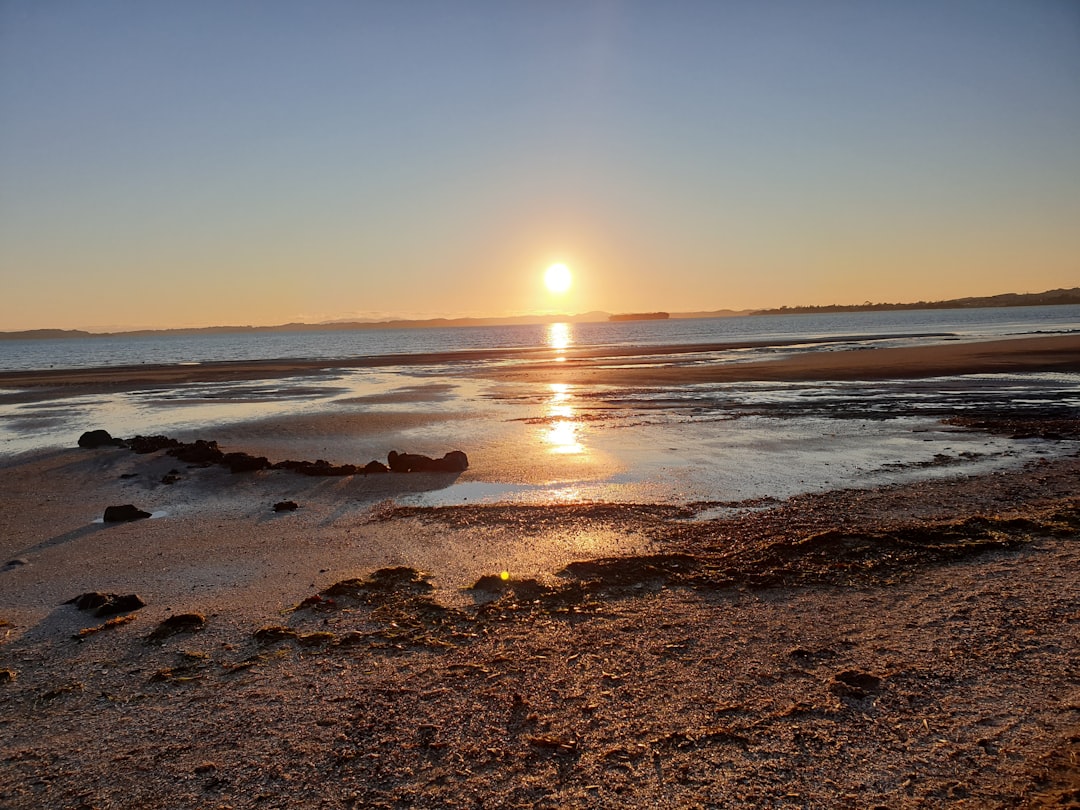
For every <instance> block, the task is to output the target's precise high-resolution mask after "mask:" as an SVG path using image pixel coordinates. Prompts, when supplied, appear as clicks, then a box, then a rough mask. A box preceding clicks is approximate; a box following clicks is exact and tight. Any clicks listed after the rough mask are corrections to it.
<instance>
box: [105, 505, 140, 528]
mask: <svg viewBox="0 0 1080 810" xmlns="http://www.w3.org/2000/svg"><path fill="white" fill-rule="evenodd" d="M148 517H150V513H149V512H144V511H143V510H142V509H139V508H138V507H137V506H134V505H132V504H130V503H125V504H124V505H122V506H107V507H105V522H106V523H123V522H124V521H127V520H143V519H144V518H148Z"/></svg>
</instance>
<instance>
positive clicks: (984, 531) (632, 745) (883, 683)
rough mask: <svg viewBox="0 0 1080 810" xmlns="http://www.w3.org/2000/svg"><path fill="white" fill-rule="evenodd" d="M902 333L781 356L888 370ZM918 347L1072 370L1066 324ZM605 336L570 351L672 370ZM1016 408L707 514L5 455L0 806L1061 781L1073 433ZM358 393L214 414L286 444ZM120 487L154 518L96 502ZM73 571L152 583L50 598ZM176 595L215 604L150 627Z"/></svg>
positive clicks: (784, 802) (704, 792)
mask: <svg viewBox="0 0 1080 810" xmlns="http://www.w3.org/2000/svg"><path fill="white" fill-rule="evenodd" d="M895 351H896V352H899V353H897V354H890V353H891V352H894V350H892V349H875V350H866V351H859V352H850V353H848V354H850V355H851V357H849V358H847V359H846V360H844V361H840V360H836V359H835V357H836V356H837V353H830V354H829V355H828V356H825V357H818V358H817V359H816V360H814V359H813V358H807V357H803V356H800V357H798V358H792V359H791V360H780V361H777V362H778V363H779V364H783V363H789V362H790V363H793V364H795V367H798V368H801V369H802V371H801V372H798V371H797V370H792V369H793V368H795V367H789V368H788V371H787V372H786V373H788V374H792V373H810V372H809V371H807V370H806V369H807V368H808V366H807V365H806V363H810V364H811V367H813V368H817V369H819V371H817V372H815V373H819V374H820V373H828V374H840V373H854V371H852V369H856V368H859V369H861V371H860V372H859V373H860V374H867V373H870V372H871V371H872V370H873V369H875V368H876V369H881V368H886V369H890V370H891V371H890V373H894V374H902V375H903V376H907V375H908V374H909V370H908V369H909V366H908V365H906V364H907V363H910V362H911V358H912V356H913V355H912V353H911V352H910V351H909V350H895ZM864 355H865V356H871V355H872V356H873V357H874V358H875V360H874V362H873V363H870V362H868V361H867V360H865V359H863V357H862V356H864ZM917 356H918V357H921V358H922V362H923V364H924V365H923V366H922V367H923V368H924V369H930V368H932V369H934V371H935V373H939V372H941V370H942V369H945V368H953V369H955V368H957V366H955V365H953V364H956V363H960V362H961V361H963V362H967V363H969V365H968V366H967V367H966V368H967V369H968V370H969V371H974V370H979V371H980V373H982V372H985V371H986V369H988V368H990V367H994V368H1001V366H1000V364H1001V363H1004V364H1005V365H1007V366H1008V367H1009V368H1011V369H1012V370H1014V371H1015V370H1021V369H1026V370H1036V369H1037V370H1040V371H1047V370H1053V369H1057V370H1062V369H1068V368H1072V366H1070V364H1075V363H1076V341H1075V339H1060V338H1031V339H1025V340H1016V341H1008V342H1003V343H996V342H995V343H979V344H955V345H953V344H948V345H946V346H944V347H942V348H941V349H940V350H938V349H936V348H933V349H931V348H926V349H921V350H919V353H918V354H917ZM883 357H884V358H889V357H892V358H893V359H892V360H888V359H886V360H884V361H883V360H882V358H883ZM905 358H906V359H905ZM964 358H966V360H964ZM1002 358H1005V359H1004V360H1003V359H1002ZM594 360H595V363H594V365H593V366H591V367H590V366H588V365H587V364H585V365H582V366H580V367H579V368H577V369H576V370H574V371H573V372H570V371H568V372H567V373H581V374H584V375H596V376H588V379H590V380H592V381H597V380H601V379H604V380H606V379H611V380H615V379H619V380H623V381H626V380H628V379H630V378H631V377H632V378H633V379H634V380H635V381H637V380H643V379H648V375H650V374H658V373H659V371H657V370H656V369H655V368H652V367H649V366H641V367H639V368H630V369H625V368H620V369H604V368H603V367H602V366H603V365H604V363H603V362H602V361H601V359H600V358H594ZM583 362H584V361H583ZM590 362H591V361H590ZM607 362H610V361H607ZM800 363H801V364H802V365H801V366H800V365H799V364H800ZM813 363H817V364H818V365H817V366H813V365H812V364H813ZM834 364H838V365H834ZM845 364H847V365H845ZM860 364H861V365H860ZM993 364H999V365H993ZM526 365H527V364H522V366H521V367H520V368H510V367H508V370H507V371H506V373H507V374H511V375H521V374H526V375H527V374H532V373H533V371H532V370H528V369H527V368H525V366H526ZM570 366H571V361H568V362H567V363H561V364H558V367H559V368H567V367H570ZM552 367H553V368H554V367H555V366H554V364H552ZM549 370H550V369H544V371H543V373H546V372H547V371H549ZM690 370H691V371H692V370H693V368H691V369H690ZM687 371H688V370H687V369H681V370H680V373H685V372H687ZM233 372H237V370H236V369H233ZM609 372H610V374H611V375H613V376H611V377H606V376H605V375H607V374H609ZM639 372H640V375H643V376H634V375H638V374H639ZM238 373H248V372H244V371H240V372H238ZM259 373H262V372H261V371H260V372H259ZM485 373H488V372H485ZM491 373H495V372H491ZM497 373H500V374H501V373H503V372H502V371H498V372H497ZM537 373H541V372H539V371H538V372H537ZM671 373H674V372H673V371H672V372H671ZM702 373H704V372H702ZM740 373H750V374H762V373H765V372H764V371H762V370H761V369H757V370H751V371H749V372H745V371H742V372H740ZM770 373H779V372H777V371H776V368H775V365H774V371H773V372H770ZM627 375H630V377H628V376H627ZM90 376H91V377H92V376H94V375H90ZM122 377H123V375H119V376H116V375H114V376H113V377H112V378H110V377H109V376H108V375H106V374H102V375H100V376H99V377H97V379H96V380H92V379H89V378H88V379H85V380H83V381H82V382H81V383H80V385H81V384H85V385H87V386H93V385H120V386H123V385H127V384H128V382H127V381H126V379H122ZM43 379H44V378H43ZM543 379H545V380H546V379H547V378H546V377H543ZM750 379H755V377H750ZM54 382H55V380H54V381H53V382H42V383H40V384H42V385H45V386H46V387H48V386H51V385H53V383H54ZM21 384H24V385H30V384H31V383H27V382H26V381H25V380H24V382H23V383H21ZM598 384H599V383H598ZM39 393H41V394H42V395H43V396H49V395H51V394H49V393H48V391H47V390H46V389H42V391H40V392H39ZM1037 416H1038V415H1037V414H1030V413H1029V414H1026V415H1025V418H1024V420H1013V421H1009V420H1007V419H1002V418H1001V415H1000V414H999V415H997V417H996V418H995V419H994V420H990V421H985V422H981V423H979V424H972V425H971V427H972V429H978V430H989V431H1006V432H1011V433H1022V432H1025V431H1026V432H1027V433H1028V434H1029V435H1035V436H1040V435H1042V436H1045V437H1046V438H1042V439H1035V440H1034V441H1042V442H1046V443H1047V445H1048V446H1051V445H1052V446H1053V447H1054V449H1055V453H1054V456H1053V458H1052V459H1043V460H1042V461H1040V462H1036V463H1032V464H1029V465H1027V466H1024V467H1018V468H1014V469H1011V470H1007V471H999V472H996V473H993V474H988V475H983V476H968V477H958V478H944V479H939V480H936V481H924V482H921V483H917V484H908V485H903V486H900V485H898V486H892V487H886V488H882V489H876V490H865V489H854V490H844V491H838V492H824V493H816V494H809V495H802V496H798V497H795V498H792V499H790V500H788V501H785V502H767V501H766V502H761V503H756V504H744V507H746V508H744V509H743V510H742V511H737V512H735V513H733V514H732V515H731V516H729V517H726V518H724V519H716V520H693V519H691V518H693V516H694V510H693V509H692V508H690V507H688V506H683V505H678V504H632V503H630V504H606V503H578V504H562V505H559V504H550V505H544V506H528V505H519V506H514V505H503V506H458V507H451V508H440V509H418V508H404V507H401V506H400V505H398V504H397V502H396V501H395V500H394V499H395V498H399V497H400V496H401V494H402V493H404V492H410V491H412V492H422V491H425V490H434V489H437V488H439V487H443V486H446V485H447V482H448V479H447V478H446V477H445V476H440V475H415V476H411V475H406V476H370V477H366V478H365V477H362V476H354V477H346V478H329V479H319V478H308V477H303V476H298V475H294V474H291V473H288V472H285V471H274V472H269V471H266V472H259V473H252V474H240V475H232V474H230V473H228V472H227V471H225V470H223V469H221V468H219V467H205V468H204V467H188V466H186V465H184V464H181V463H178V462H177V461H176V460H175V459H172V458H170V457H168V456H165V455H163V454H161V453H155V454H151V455H145V456H139V455H135V454H133V453H130V452H129V451H127V450H125V449H121V448H102V449H97V450H79V449H75V448H72V449H65V450H57V451H49V452H40V453H34V454H28V455H25V456H21V457H16V458H8V459H5V460H3V461H2V462H0V493H2V495H3V498H4V510H5V521H4V531H3V533H2V534H0V555H2V559H0V562H3V563H7V564H6V565H3V566H2V567H0V807H5V808H8V807H10V808H31V807H34V808H36V807H43V806H45V807H101V808H105V807H136V806H137V807H161V808H166V807H222V806H231V807H310V806H327V807H399V806H420V807H453V806H474V807H475V806H483V807H521V806H535V807H626V806H656V807H686V806H691V807H693V806H702V807H721V806H722V807H761V806H777V807H852V808H863V807H888V808H906V807H971V808H984V807H991V808H993V807H999V808H1006V807H1028V806H1031V807H1042V806H1054V807H1062V806H1077V805H1078V803H1080V769H1078V766H1077V759H1078V756H1080V746H1078V739H1080V672H1078V671H1077V667H1076V661H1077V659H1076V650H1077V649H1080V590H1078V587H1077V585H1076V577H1075V572H1076V570H1078V564H1080V546H1078V544H1077V542H1076V540H1077V532H1078V531H1080V499H1078V497H1077V488H1076V482H1077V480H1078V475H1080V456H1078V454H1077V453H1076V451H1075V449H1074V447H1075V442H1076V441H1077V436H1080V429H1078V423H1077V420H1076V419H1063V418H1062V417H1061V415H1060V413H1058V414H1055V416H1054V420H1053V424H1052V427H1053V430H1052V431H1051V430H1048V429H1045V428H1047V425H1049V424H1050V423H1049V422H1047V424H1045V425H1041V424H1039V419H1038V418H1037ZM346 423H347V420H346V422H343V421H342V420H341V419H339V418H335V419H330V420H323V421H319V420H310V421H309V420H305V419H302V418H295V419H294V418H291V417H288V418H280V419H277V420H271V421H267V422H263V423H257V424H252V425H251V426H249V427H248V428H247V429H246V432H245V429H243V428H240V427H237V428H233V433H232V435H231V438H232V440H233V441H236V442H243V441H250V442H252V443H256V442H258V441H260V437H262V439H261V440H262V441H265V442H267V445H268V446H273V447H274V448H275V449H280V450H282V451H283V452H284V451H286V450H288V449H289V447H288V442H287V441H286V440H284V439H282V434H285V435H286V436H295V437H296V439H297V441H298V442H300V446H304V443H305V442H313V441H316V440H318V439H319V437H320V436H322V437H324V439H325V438H326V436H327V433H328V432H332V431H334V430H338V429H345V428H342V425H343V424H346ZM448 424H452V422H450V423H448ZM1040 431H1041V432H1040ZM330 438H331V439H332V437H330ZM294 448H295V445H294ZM237 449H243V448H240V447H238V448H237ZM173 470H175V471H176V473H175V474H176V475H178V476H179V480H177V481H176V482H175V483H172V484H164V483H162V478H163V477H164V476H165V475H167V474H169V473H170V472H172V471H173ZM122 476H126V477H122ZM282 499H293V500H295V501H297V502H298V503H300V504H301V505H302V506H301V508H300V509H298V510H297V511H295V512H287V513H277V512H274V511H273V510H272V508H271V506H272V505H273V504H274V503H275V502H277V501H279V500H282ZM127 502H131V503H137V504H138V505H139V506H141V507H143V508H145V509H147V510H148V511H151V512H154V513H155V514H156V515H157V516H156V517H154V518H152V519H149V520H142V521H138V522H134V523H128V524H119V525H108V526H106V525H104V524H101V523H96V522H94V521H95V519H96V518H97V517H99V516H100V514H101V510H102V509H103V508H104V506H106V505H109V504H112V503H127ZM9 561H10V562H9ZM575 561H579V564H574V563H575ZM580 561H591V562H580ZM386 569H392V570H390V571H387V570H386ZM380 570H382V571H383V573H379V571H380ZM503 570H505V571H507V572H508V574H509V581H508V582H506V583H504V582H503V581H502V580H501V579H499V578H498V574H499V572H500V571H503ZM478 580H480V584H482V585H484V586H485V587H483V588H481V589H479V590H476V589H471V588H470V587H469V586H471V585H473V584H475V583H477V581H478ZM88 591H101V592H113V593H117V594H127V593H137V594H138V595H139V596H140V597H141V598H142V599H143V600H144V601H145V602H146V605H145V607H143V608H141V609H139V610H136V611H132V612H126V613H122V614H121V618H120V621H115V622H113V623H109V621H108V619H107V618H106V617H96V616H94V615H92V613H88V612H85V611H80V610H77V609H76V608H75V607H74V606H73V605H67V604H63V603H64V602H65V601H66V600H68V599H71V598H72V597H75V596H77V595H79V594H81V593H84V592H88ZM184 614H193V615H194V614H198V615H199V616H201V617H202V619H203V620H204V621H205V624H203V625H201V626H199V627H195V626H194V625H188V626H187V627H186V631H185V632H177V633H175V634H171V635H164V636H162V637H160V638H154V637H153V636H154V631H155V628H158V627H159V626H160V625H161V623H162V622H164V621H166V620H167V619H168V618H169V617H170V616H176V615H184ZM125 617H130V619H128V618H125ZM260 631H261V632H260Z"/></svg>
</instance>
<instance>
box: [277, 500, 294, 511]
mask: <svg viewBox="0 0 1080 810" xmlns="http://www.w3.org/2000/svg"><path fill="white" fill-rule="evenodd" d="M299 508H300V504H298V503H297V502H296V501H278V502H277V503H275V504H274V511H275V512H295V511H296V510H297V509H299Z"/></svg>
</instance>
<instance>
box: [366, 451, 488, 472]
mask: <svg viewBox="0 0 1080 810" xmlns="http://www.w3.org/2000/svg"><path fill="white" fill-rule="evenodd" d="M386 460H387V462H389V465H390V469H391V471H393V472H463V471H464V470H467V469H468V468H469V457H468V456H466V455H465V454H464V453H463V452H461V451H460V450H451V451H450V452H449V453H447V454H446V455H444V456H443V457H442V458H431V457H429V456H422V455H419V454H417V453H399V452H397V451H396V450H391V451H390V453H389V454H388V455H387V457H386Z"/></svg>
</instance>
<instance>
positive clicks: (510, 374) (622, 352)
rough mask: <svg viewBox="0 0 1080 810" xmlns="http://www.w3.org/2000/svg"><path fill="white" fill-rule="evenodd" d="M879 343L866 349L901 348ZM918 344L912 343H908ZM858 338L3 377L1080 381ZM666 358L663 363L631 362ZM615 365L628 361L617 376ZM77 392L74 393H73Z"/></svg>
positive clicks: (15, 382) (1056, 340) (1012, 342)
mask: <svg viewBox="0 0 1080 810" xmlns="http://www.w3.org/2000/svg"><path fill="white" fill-rule="evenodd" d="M897 337H898V336H888V337H883V336H873V337H865V338H859V339H860V340H864V341H865V340H885V339H896V338H897ZM904 337H912V336H904ZM854 339H855V338H829V339H828V340H823V341H820V342H819V345H820V347H821V348H820V349H817V350H809V351H800V352H799V353H798V354H796V355H794V356H787V357H782V358H778V359H771V360H758V361H750V362H724V361H721V360H706V361H698V362H694V363H693V364H687V363H686V362H682V363H680V362H678V360H675V361H672V360H671V358H680V357H682V358H687V359H690V358H689V357H688V356H689V355H692V354H702V353H709V352H722V351H731V350H737V349H746V348H763V347H780V348H783V347H787V346H806V345H810V344H813V341H808V340H805V339H801V340H790V341H778V342H768V343H754V342H739V343H711V344H694V345H682V346H646V347H591V346H590V347H582V348H570V349H567V350H566V351H565V352H564V353H561V354H559V355H558V356H556V353H555V351H554V350H553V349H551V348H547V347H540V348H536V347H531V348H519V349H489V350H486V349H485V350H472V351H456V352H437V353H426V354H397V355H377V356H365V357H356V358H326V359H323V358H319V359H296V360H293V359H278V360H254V361H226V362H212V363H203V364H198V365H172V364H170V365H150V364H148V365H139V366H105V367H91V368H76V369H42V370H33V371H4V372H0V388H6V389H26V388H32V389H39V393H40V389H59V390H63V389H78V390H77V391H70V393H86V392H90V391H97V390H125V389H130V388H138V387H142V386H146V385H176V384H183V383H193V382H214V381H218V382H224V381H234V380H254V379H280V378H284V377H290V376H300V375H305V374H313V373H318V372H320V371H330V370H336V369H354V368H385V367H390V366H419V365H442V364H457V363H460V364H471V363H475V362H477V361H486V362H498V361H523V362H520V363H517V364H506V365H488V366H485V367H475V366H470V367H466V369H464V371H465V373H468V374H472V375H476V376H481V377H486V378H492V379H502V380H512V381H523V382H530V381H543V382H551V381H552V380H553V379H554V380H555V381H557V382H568V383H575V384H588V383H592V384H600V385H626V384H661V385H678V384H693V383H716V382H754V381H774V382H805V381H815V380H817V381H823V380H880V379H917V378H925V377H938V376H953V375H960V374H993V373H1022V372H1058V373H1076V372H1080V334H1067V335H1052V336H1035V337H1015V338H1006V339H1000V340H985V341H970V342H967V341H964V342H961V341H957V342H950V343H935V344H932V345H926V346H917V347H888V348H872V347H862V348H860V349H850V350H840V351H837V350H836V349H835V346H836V345H837V344H838V343H843V342H850V341H851V340H854ZM642 357H662V358H665V359H661V360H660V361H659V362H656V363H641V362H639V363H634V362H633V361H631V360H630V358H642ZM612 361H620V362H619V365H618V366H617V367H615V366H613V365H612ZM65 393H67V391H65Z"/></svg>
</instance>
